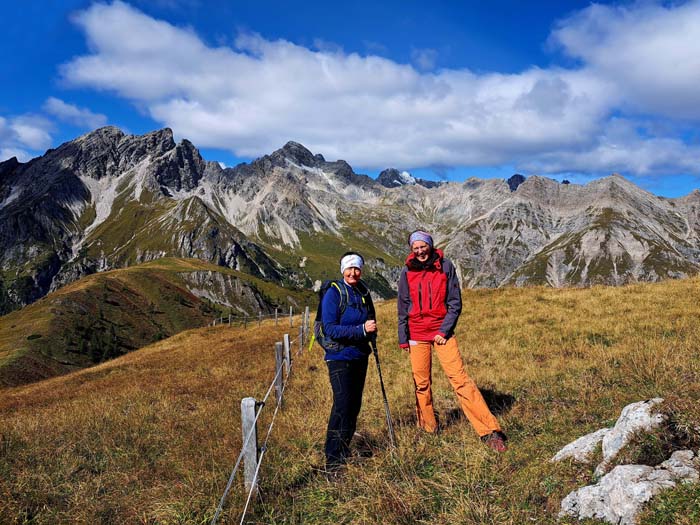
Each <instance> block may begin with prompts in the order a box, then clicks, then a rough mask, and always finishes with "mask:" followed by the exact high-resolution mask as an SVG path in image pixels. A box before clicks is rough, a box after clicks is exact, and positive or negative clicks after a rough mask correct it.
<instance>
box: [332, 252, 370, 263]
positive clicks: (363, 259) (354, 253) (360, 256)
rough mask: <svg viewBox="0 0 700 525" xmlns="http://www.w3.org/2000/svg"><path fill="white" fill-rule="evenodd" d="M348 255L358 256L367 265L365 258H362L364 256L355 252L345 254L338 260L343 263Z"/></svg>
mask: <svg viewBox="0 0 700 525" xmlns="http://www.w3.org/2000/svg"><path fill="white" fill-rule="evenodd" d="M348 255H357V256H358V257H359V258H360V259H362V264H365V258H364V257H362V255H360V254H359V253H357V252H353V251H350V252H345V253H344V254H343V255H341V256H340V259H338V262H342V260H343V258H344V257H347V256H348Z"/></svg>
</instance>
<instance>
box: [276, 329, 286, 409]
mask: <svg viewBox="0 0 700 525" xmlns="http://www.w3.org/2000/svg"><path fill="white" fill-rule="evenodd" d="M283 361H284V350H283V348H282V343H281V342H277V343H275V395H276V396H277V405H278V406H280V405H282V362H283Z"/></svg>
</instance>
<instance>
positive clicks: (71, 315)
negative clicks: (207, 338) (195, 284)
mask: <svg viewBox="0 0 700 525" xmlns="http://www.w3.org/2000/svg"><path fill="white" fill-rule="evenodd" d="M193 272H211V273H212V274H221V275H223V276H228V277H230V278H232V279H234V280H235V281H236V282H238V283H240V287H241V288H243V287H245V288H247V289H249V290H251V292H250V293H249V294H247V295H242V296H241V298H240V299H238V300H239V301H240V304H239V306H241V307H243V308H245V309H248V310H250V311H257V308H258V307H259V306H258V303H257V300H256V297H259V298H260V300H261V302H264V303H266V304H269V305H272V304H274V305H287V304H288V303H289V302H290V301H294V302H296V303H299V304H306V303H308V294H306V295H305V294H304V293H302V292H298V291H290V290H286V289H282V288H280V287H278V286H275V285H272V284H270V283H266V282H264V281H262V280H260V279H256V278H254V277H251V276H248V275H246V274H242V273H239V272H236V271H234V270H229V269H225V268H221V267H219V266H215V265H212V264H209V263H206V262H203V261H199V260H196V259H160V260H157V261H152V262H149V263H146V264H143V265H139V266H135V267H131V268H127V269H121V270H113V271H110V272H104V273H99V274H94V275H90V276H88V277H85V278H83V279H81V280H80V281H77V282H75V283H72V284H70V285H68V286H65V287H63V288H61V289H60V290H58V291H56V292H54V293H52V294H49V295H48V296H47V297H45V298H43V299H41V300H39V301H37V302H36V303H33V304H31V305H29V306H27V307H25V308H23V309H22V310H19V311H16V312H12V313H10V314H8V315H6V316H4V317H1V318H0V386H2V385H5V386H16V385H20V384H24V383H28V382H31V381H36V380H39V379H44V378H47V377H52V376H55V375H59V374H62V373H66V372H69V371H72V370H75V369H77V368H83V367H86V366H91V365H94V364H95V363H99V362H103V361H106V360H109V359H113V358H114V357H117V356H119V355H122V354H124V353H126V352H129V351H132V350H135V349H137V348H140V347H142V346H145V345H147V344H150V343H152V342H154V341H158V340H161V339H164V338H166V337H169V336H171V335H173V334H176V333H178V332H180V331H182V330H186V329H189V328H194V327H198V326H204V325H206V324H208V323H209V322H211V320H212V319H213V318H215V317H216V316H217V315H219V314H220V313H221V312H222V311H223V310H222V307H221V306H220V305H217V304H216V303H212V302H211V301H205V300H203V299H201V298H199V297H197V296H195V295H193V294H192V293H191V292H190V291H189V290H188V287H187V285H186V283H185V282H184V281H183V276H184V275H186V274H191V273H193Z"/></svg>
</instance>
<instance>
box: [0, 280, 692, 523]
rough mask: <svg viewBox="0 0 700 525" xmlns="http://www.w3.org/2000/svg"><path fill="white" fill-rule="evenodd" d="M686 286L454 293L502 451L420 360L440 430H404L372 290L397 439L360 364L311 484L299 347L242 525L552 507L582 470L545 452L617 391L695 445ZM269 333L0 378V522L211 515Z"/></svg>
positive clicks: (657, 515)
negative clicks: (342, 440)
mask: <svg viewBox="0 0 700 525" xmlns="http://www.w3.org/2000/svg"><path fill="white" fill-rule="evenodd" d="M699 288H700V281H699V280H698V279H690V280H684V281H668V282H664V283H661V284H654V285H634V286H627V287H623V288H603V287H596V288H592V289H569V290H552V289H545V288H527V289H503V290H481V291H467V292H465V293H464V310H463V314H462V317H461V319H460V324H459V327H458V331H457V337H458V341H459V343H460V347H461V350H462V354H463V357H464V361H465V363H466V365H467V369H468V371H469V372H470V374H471V375H472V377H473V378H474V379H475V380H476V381H477V383H478V384H479V386H480V387H481V388H482V391H483V392H484V393H485V397H486V398H487V401H489V403H490V404H491V405H492V407H494V410H495V411H496V412H497V413H498V417H499V419H500V420H501V422H502V424H503V426H504V429H505V430H506V432H507V433H508V436H509V438H510V441H509V445H510V450H509V451H508V452H507V453H505V454H502V455H496V454H494V453H492V452H491V451H489V450H488V449H486V448H485V447H484V446H483V445H482V444H481V443H480V441H479V440H478V438H477V436H476V435H475V433H474V432H473V430H472V429H471V427H470V426H469V424H468V423H467V422H466V420H465V419H464V418H463V417H461V416H459V413H458V411H457V410H456V409H457V402H456V399H455V398H454V395H453V393H452V391H451V388H450V387H449V385H448V383H447V380H446V378H445V376H444V373H443V372H442V371H441V369H440V366H439V364H438V363H437V362H436V363H434V367H435V368H434V374H433V379H434V397H435V404H436V408H437V410H438V412H439V416H440V419H441V421H442V422H443V424H444V426H445V430H444V432H443V433H441V434H440V435H438V436H434V435H426V434H424V433H422V432H420V431H419V430H417V429H416V427H415V416H414V399H413V393H412V390H413V384H412V380H411V375H410V365H409V363H408V359H407V356H406V354H404V353H403V352H402V351H400V350H399V349H398V347H397V344H396V343H397V340H396V334H395V330H396V321H395V303H394V302H393V301H390V302H386V303H383V304H381V305H378V315H379V319H378V321H379V325H380V339H379V341H380V343H379V348H380V357H381V360H382V372H383V374H384V380H385V384H386V388H387V394H388V397H389V403H390V406H391V409H392V413H393V416H394V419H395V422H396V428H397V435H398V439H399V446H398V449H397V450H395V451H391V450H389V448H388V444H387V437H386V428H385V422H384V411H383V406H382V399H381V394H380V390H379V383H378V378H377V373H376V368H375V365H374V362H373V360H371V361H370V372H369V374H368V378H367V387H366V390H365V398H364V405H363V409H362V412H361V414H360V421H359V425H358V432H359V433H360V434H361V437H359V438H358V439H356V440H355V441H354V446H355V455H354V457H353V458H352V460H351V462H350V464H349V466H348V468H347V471H346V474H345V476H344V477H343V478H342V479H341V480H340V481H337V482H335V483H329V482H327V481H326V480H325V478H324V477H323V476H322V475H321V474H320V472H319V468H320V466H321V465H322V464H323V454H322V448H323V441H324V438H325V435H324V434H325V425H326V419H327V416H328V411H329V409H330V387H329V385H328V379H327V371H326V368H325V364H324V363H323V359H322V355H321V352H320V350H319V348H318V346H316V347H315V348H314V350H313V351H312V352H306V351H305V352H304V353H303V354H302V355H299V356H298V357H297V358H296V360H295V362H294V365H293V369H292V376H291V379H290V382H289V386H288V389H287V392H286V394H285V406H284V409H283V410H282V411H281V412H280V413H279V415H278V418H277V420H276V421H275V427H274V430H273V433H272V436H271V440H270V443H269V444H268V450H267V452H266V455H265V461H264V463H263V467H262V472H261V476H262V479H261V490H260V495H259V496H258V498H257V499H256V500H255V502H254V504H253V508H252V510H251V511H250V512H249V514H248V516H247V520H246V523H261V524H262V523H316V524H324V523H366V524H373V523H382V524H384V525H390V524H409V523H410V524H413V523H424V524H428V523H430V524H452V523H466V524H482V523H486V524H489V523H491V524H523V523H552V524H553V523H556V522H557V521H556V514H557V512H558V509H559V503H560V501H561V499H562V498H563V496H565V495H566V494H567V493H568V492H569V491H571V490H573V489H574V488H578V487H580V486H582V485H584V484H587V483H588V482H590V480H591V476H592V474H591V471H592V467H586V466H577V465H570V464H552V463H550V462H549V459H550V458H551V457H552V456H553V455H554V453H555V452H556V451H558V450H559V449H560V448H561V447H563V446H564V445H565V444H567V443H569V442H570V441H572V440H573V439H575V438H577V437H579V436H581V435H583V434H585V433H588V432H591V431H593V430H596V429H598V428H601V427H603V426H607V425H610V424H612V422H613V421H614V420H615V419H616V418H617V417H618V415H619V413H620V410H621V409H622V408H623V406H625V405H626V404H628V403H630V402H634V401H638V400H640V399H645V398H650V397H656V396H661V397H664V398H666V399H667V400H668V402H667V403H666V410H667V411H668V413H669V414H671V415H672V421H673V425H674V428H675V429H676V430H677V433H676V434H675V435H676V436H681V437H682V436H683V429H685V430H686V431H687V432H686V435H687V440H686V443H685V445H691V446H694V447H695V448H697V446H698V444H699V443H698V435H697V434H698V431H697V427H698V424H700V414H698V409H697V406H698V405H697V402H698V400H699V398H700V361H699V360H698V356H697V354H698V344H697V341H699V340H700V338H699V336H700V323H699V322H698V321H700V304H698V301H697V299H696V298H697V296H698V291H699ZM284 329H285V326H282V325H280V327H279V331H278V332H277V333H274V329H273V327H271V326H270V325H269V324H268V325H266V326H265V327H263V328H262V329H259V328H257V327H256V326H253V327H251V328H249V329H248V330H247V331H242V330H240V329H229V328H226V327H217V328H207V329H201V330H192V331H189V332H186V333H183V334H180V335H178V336H175V337H173V338H170V339H168V340H165V341H162V342H160V343H158V344H156V345H152V346H150V347H148V348H146V349H143V350H140V351H137V352H135V353H132V354H129V355H127V356H125V357H122V358H120V359H117V360H115V361H113V362H110V363H107V364H104V365H101V366H98V367H95V368H91V369H88V370H85V371H83V372H80V373H76V374H72V375H69V376H66V377H62V378H57V379H53V380H49V381H45V382H42V383H39V384H36V385H33V386H29V387H24V388H17V389H9V390H4V391H0V435H1V436H2V437H1V438H0V522H2V523H24V522H31V523H205V522H207V521H208V520H210V519H211V517H212V515H213V513H214V511H215V508H216V505H217V503H218V500H219V498H220V496H221V494H222V492H223V489H224V487H225V485H226V481H227V479H228V475H229V473H230V469H231V468H232V466H233V463H234V461H235V459H236V456H237V454H238V451H239V449H240V443H241V437H240V422H239V405H240V400H241V398H243V397H246V396H253V397H256V398H257V399H260V398H262V396H263V395H264V393H265V391H266V389H267V387H268V385H269V384H270V381H271V379H272V373H273V366H274V365H273V362H274V355H273V350H272V345H273V342H274V341H275V340H278V339H279V338H280V337H279V335H278V334H279V333H282V332H283V331H284ZM296 330H298V329H297V328H295V329H294V330H293V331H292V332H293V333H292V337H296ZM271 405H272V403H271V404H270V406H268V407H266V409H265V410H264V411H263V418H262V420H261V422H260V425H259V428H260V429H261V432H262V431H264V430H265V429H266V428H267V424H268V423H269V417H270V414H271V413H272V410H271V408H272V406H271ZM261 439H262V437H261ZM680 445H681V444H680V443H676V442H672V443H669V444H666V445H664V446H669V447H675V446H680ZM242 492H243V491H242V487H241V481H240V479H237V480H236V482H235V483H234V490H233V491H232V494H231V495H230V496H229V500H228V503H227V505H226V509H225V513H224V515H223V516H222V519H221V520H220V523H238V521H239V520H240V511H241V509H242V507H243V498H244V495H243V494H242ZM658 501H659V503H655V505H656V506H654V505H652V506H651V507H650V508H649V510H648V511H647V513H646V514H645V516H644V518H643V520H642V523H653V524H657V523H658V524H661V523H669V524H670V523H679V524H690V523H697V518H698V516H700V504H698V501H700V490H698V489H697V488H692V487H682V488H679V489H677V490H674V491H672V492H670V493H669V494H668V495H666V496H664V498H660V499H659V500H658ZM664 520H666V521H664ZM668 520H671V521H668ZM561 523H574V522H573V521H567V520H563V521H562V522H561Z"/></svg>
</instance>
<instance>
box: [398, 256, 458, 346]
mask: <svg viewBox="0 0 700 525" xmlns="http://www.w3.org/2000/svg"><path fill="white" fill-rule="evenodd" d="M398 310H399V345H400V346H401V347H404V348H406V347H408V341H409V340H414V341H432V340H433V338H434V337H435V336H436V335H438V334H440V335H441V336H442V337H445V338H446V339H449V338H450V337H451V336H452V335H453V334H454V328H455V326H456V325H457V319H459V314H460V312H461V311H462V293H461V291H460V287H459V279H457V274H456V272H455V268H454V265H453V264H452V262H451V261H450V260H449V259H445V257H444V255H443V253H442V251H441V250H437V249H436V250H433V254H431V257H430V258H429V259H428V263H427V264H425V265H423V264H421V263H420V262H419V261H418V260H417V259H416V257H415V255H414V254H410V255H409V256H408V257H407V258H406V266H404V268H403V270H402V272H401V277H400V279H399V297H398Z"/></svg>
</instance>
